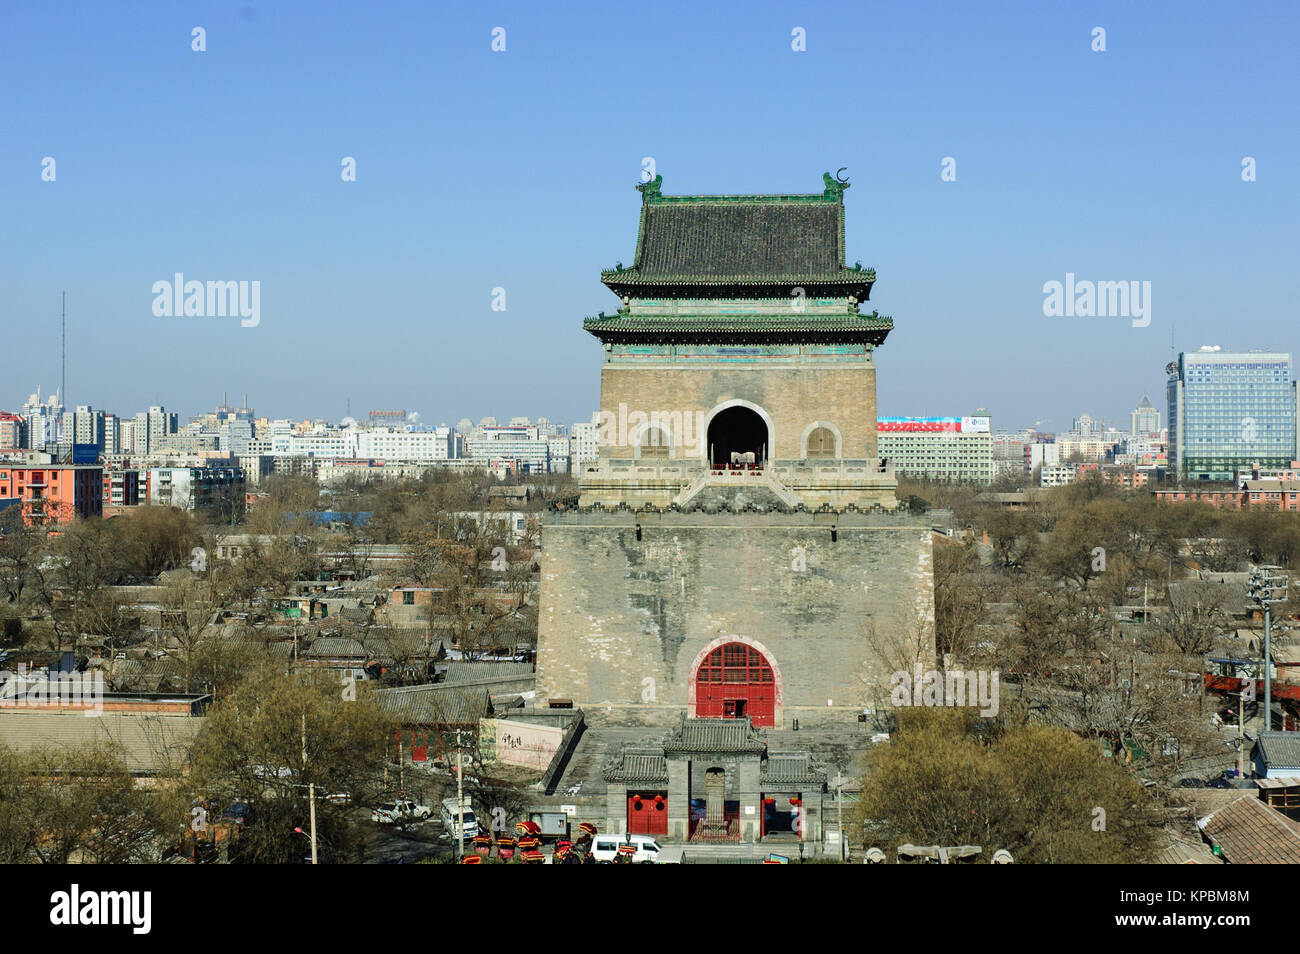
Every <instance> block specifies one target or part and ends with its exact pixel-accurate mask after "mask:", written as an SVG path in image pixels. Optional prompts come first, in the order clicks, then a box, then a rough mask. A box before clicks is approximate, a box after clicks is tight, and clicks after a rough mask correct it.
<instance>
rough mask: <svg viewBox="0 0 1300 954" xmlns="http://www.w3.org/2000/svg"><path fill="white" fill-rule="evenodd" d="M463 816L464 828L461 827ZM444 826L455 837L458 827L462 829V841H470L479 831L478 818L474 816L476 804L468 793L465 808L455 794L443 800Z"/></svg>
mask: <svg viewBox="0 0 1300 954" xmlns="http://www.w3.org/2000/svg"><path fill="white" fill-rule="evenodd" d="M462 811H463V813H464V814H463V815H462ZM462 817H463V818H464V819H465V826H464V828H460V820H461V818H462ZM442 827H443V828H444V829H446V831H447V834H448V835H450V836H451V837H452V838H453V839H455V837H456V832H457V829H460V839H461V841H468V840H469V839H471V838H473V837H474V836H475V835H477V834H478V833H479V824H478V819H477V818H476V817H474V805H473V802H472V801H471V800H470V797H469V796H468V795H466V796H465V803H464V806H463V809H462V806H461V803H460V802H458V801H456V798H455V797H454V796H453V797H452V798H444V799H443V800H442Z"/></svg>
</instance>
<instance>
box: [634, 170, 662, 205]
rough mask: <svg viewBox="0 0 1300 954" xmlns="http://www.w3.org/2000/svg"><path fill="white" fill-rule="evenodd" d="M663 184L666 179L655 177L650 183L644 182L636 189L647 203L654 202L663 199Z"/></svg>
mask: <svg viewBox="0 0 1300 954" xmlns="http://www.w3.org/2000/svg"><path fill="white" fill-rule="evenodd" d="M663 184H664V177H663V176H655V177H654V178H653V179H651V180H650V181H649V182H643V183H641V184H640V185H639V186H637V187H636V188H637V191H638V192H640V193H641V196H642V198H643V199H644V200H645V201H646V202H653V201H654V200H656V199H662V198H663Z"/></svg>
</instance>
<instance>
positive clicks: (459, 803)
mask: <svg viewBox="0 0 1300 954" xmlns="http://www.w3.org/2000/svg"><path fill="white" fill-rule="evenodd" d="M460 733H461V730H460V729H457V730H456V860H457V861H460V860H461V859H462V858H463V857H464V856H465V758H464V756H465V746H464V745H463V744H462V743H461V739H460Z"/></svg>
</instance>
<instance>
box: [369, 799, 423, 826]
mask: <svg viewBox="0 0 1300 954" xmlns="http://www.w3.org/2000/svg"><path fill="white" fill-rule="evenodd" d="M432 814H433V809H431V808H430V807H429V806H428V805H421V804H419V803H418V802H413V801H411V800H410V799H399V800H398V801H395V802H388V803H386V804H383V805H380V806H378V807H376V808H374V809H372V810H371V812H370V820H371V821H373V822H378V823H379V824H381V825H396V824H397V823H398V822H404V821H415V820H419V821H424V820H425V819H426V818H428V817H429V816H430V815H432Z"/></svg>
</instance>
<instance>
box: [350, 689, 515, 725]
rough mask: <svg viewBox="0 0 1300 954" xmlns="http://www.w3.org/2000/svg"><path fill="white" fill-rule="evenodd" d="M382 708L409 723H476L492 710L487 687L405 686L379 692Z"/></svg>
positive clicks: (378, 698)
mask: <svg viewBox="0 0 1300 954" xmlns="http://www.w3.org/2000/svg"><path fill="white" fill-rule="evenodd" d="M375 701H376V702H377V703H378V705H379V708H380V709H381V710H383V711H384V712H386V713H388V715H390V716H391V717H393V718H394V719H396V720H397V721H399V722H401V723H403V724H405V725H472V724H475V723H477V722H478V720H479V719H482V718H485V717H487V716H489V715H491V714H492V711H493V707H492V700H491V698H490V697H489V695H488V691H487V689H485V688H478V687H463V688H462V687H460V686H443V685H437V686H435V685H425V686H403V687H401V688H398V689H379V690H377V691H376V692H375Z"/></svg>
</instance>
